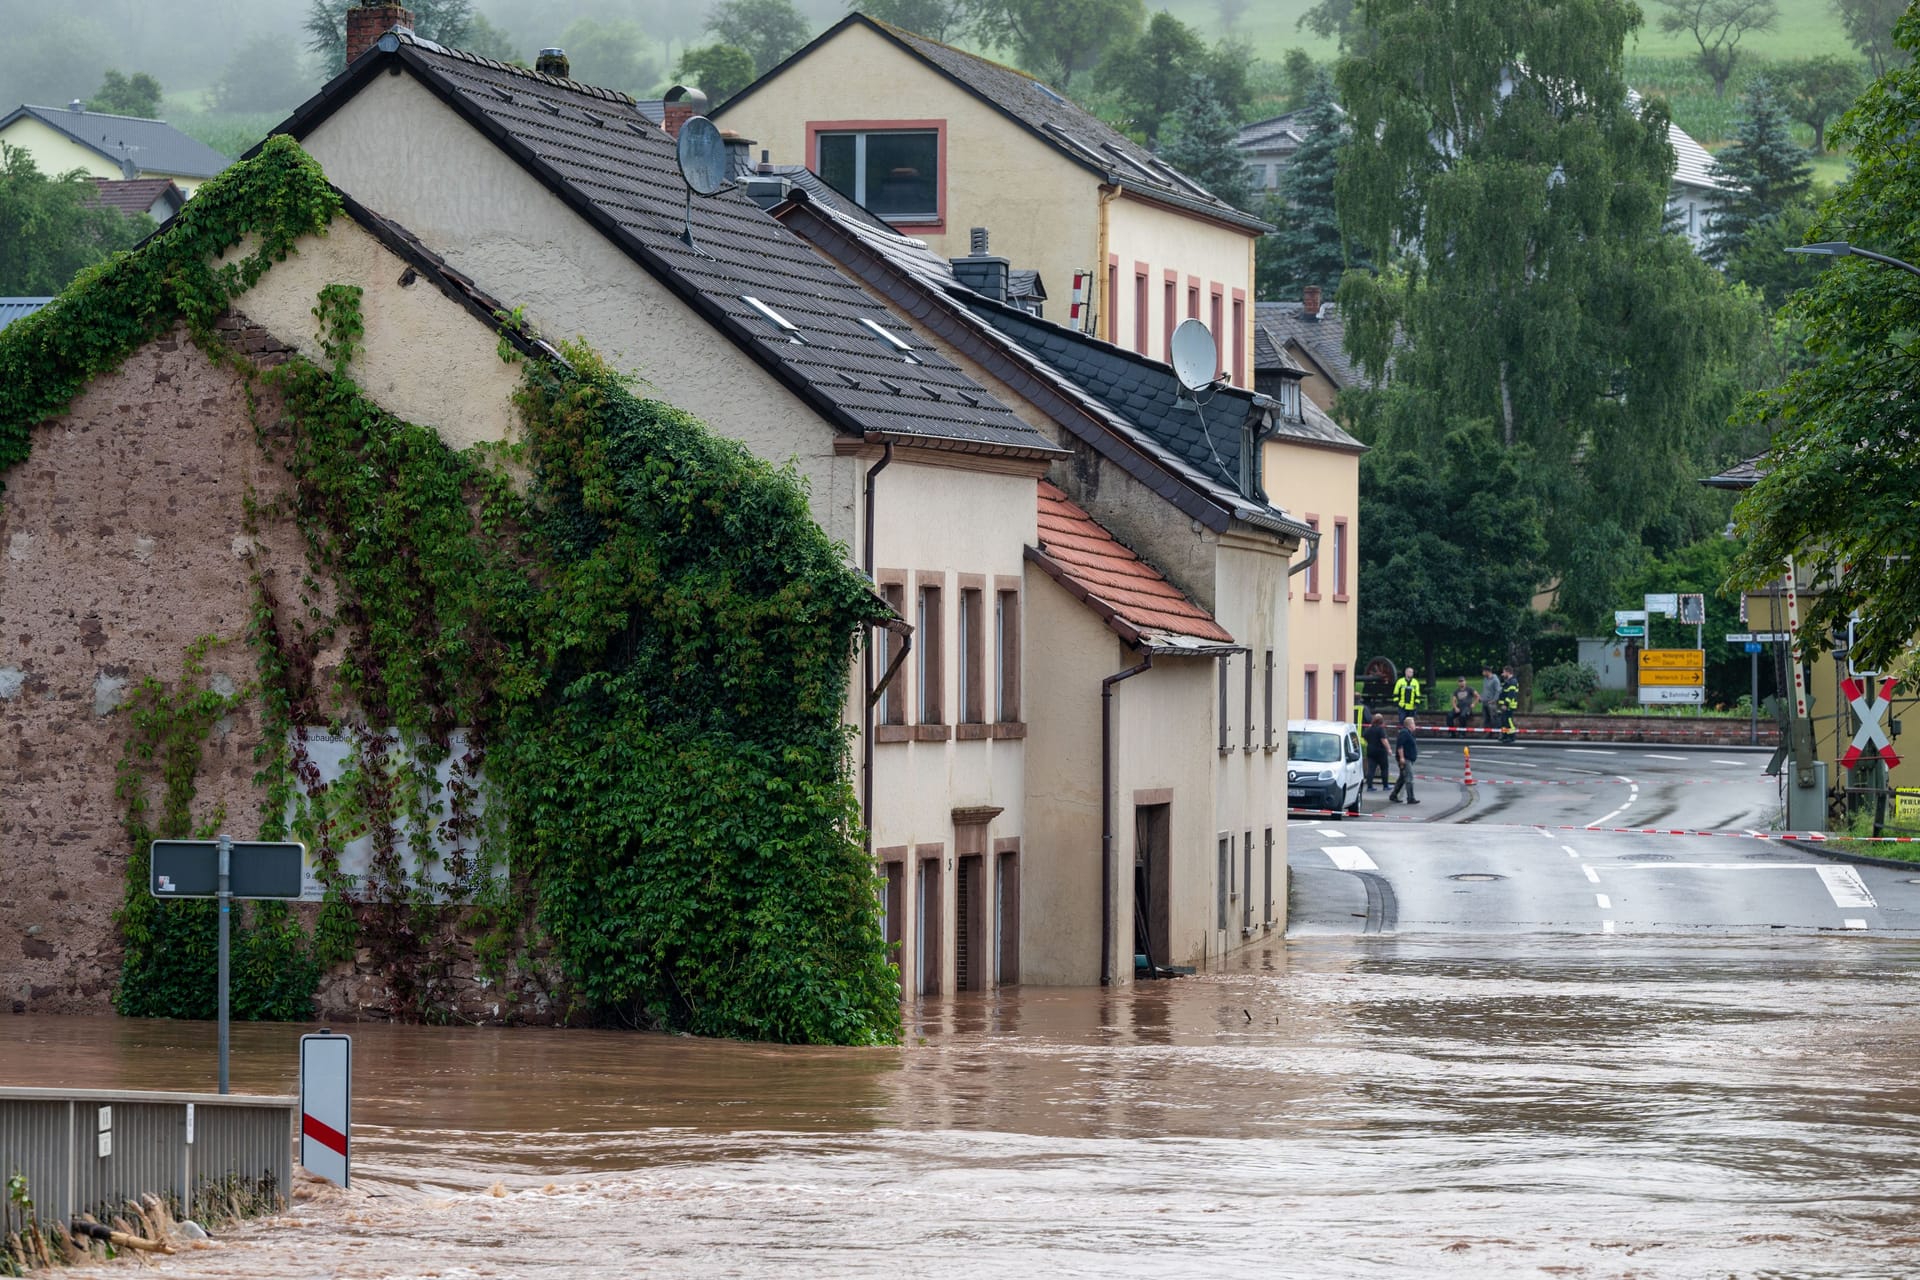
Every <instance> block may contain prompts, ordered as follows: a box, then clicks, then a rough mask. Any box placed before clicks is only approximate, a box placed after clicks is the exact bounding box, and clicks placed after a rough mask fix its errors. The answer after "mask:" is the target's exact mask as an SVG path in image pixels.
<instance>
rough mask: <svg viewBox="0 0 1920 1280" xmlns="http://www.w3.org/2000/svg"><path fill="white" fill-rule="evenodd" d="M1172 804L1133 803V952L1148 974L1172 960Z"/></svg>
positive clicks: (1163, 967) (1166, 965)
mask: <svg viewBox="0 0 1920 1280" xmlns="http://www.w3.org/2000/svg"><path fill="white" fill-rule="evenodd" d="M1172 807H1173V806H1171V805H1166V804H1140V805H1135V806H1134V807H1133V953H1134V954H1135V955H1137V956H1145V957H1146V958H1147V964H1148V966H1149V969H1148V972H1149V975H1150V976H1151V975H1152V974H1155V973H1157V972H1158V971H1159V970H1161V969H1165V968H1167V967H1168V966H1169V965H1170V964H1172V955H1171V948H1170V946H1169V945H1168V944H1169V941H1170V939H1171V936H1172V933H1173V893H1172V866H1171V864H1172V852H1173V850H1172V845H1173V816H1172V813H1171V810H1172Z"/></svg>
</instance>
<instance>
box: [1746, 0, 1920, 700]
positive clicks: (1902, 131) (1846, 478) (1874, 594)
mask: <svg viewBox="0 0 1920 1280" xmlns="http://www.w3.org/2000/svg"><path fill="white" fill-rule="evenodd" d="M1894 40H1895V42H1896V46H1897V48H1898V49H1899V50H1901V51H1902V52H1903V53H1906V54H1909V55H1910V54H1912V53H1913V52H1914V51H1915V50H1916V49H1920V13H1915V12H1912V11H1909V12H1908V13H1907V14H1906V15H1905V16H1903V17H1902V18H1901V19H1900V20H1899V22H1898V23H1897V24H1896V25H1895V27H1894ZM1917 101H1920V70H1916V69H1915V68H1914V67H1913V66H1912V65H1911V64H1910V63H1909V64H1907V65H1898V66H1894V67H1892V68H1891V69H1890V70H1888V71H1887V72H1886V73H1885V74H1883V75H1882V76H1880V77H1879V78H1878V79H1877V80H1876V81H1875V82H1874V83H1873V85H1871V86H1870V87H1869V88H1868V89H1867V91H1866V92H1865V93H1864V94H1862V95H1861V97H1860V100H1859V102H1858V103H1856V104H1855V105H1854V107H1853V109H1852V110H1851V111H1849V112H1848V113H1847V114H1846V115H1845V116H1843V117H1841V119H1840V121H1839V123H1838V124H1837V125H1836V126H1835V129H1834V134H1835V139H1836V141H1838V142H1841V143H1843V144H1845V145H1847V146H1849V147H1850V148H1851V149H1852V153H1853V172H1852V173H1851V174H1850V175H1849V176H1848V178H1847V179H1846V180H1845V181H1844V182H1842V183H1841V184H1840V185H1839V187H1838V188H1837V189H1836V190H1835V192H1834V194H1833V197H1832V198H1831V199H1830V200H1828V201H1827V203H1826V205H1825V206H1824V207H1823V208H1822V209H1821V211H1820V216H1819V218H1818V219H1817V220H1816V221H1815V223H1814V225H1813V227H1812V228H1811V229H1810V231H1809V232H1808V236H1809V238H1810V239H1813V240H1841V239H1844V240H1847V241H1850V242H1852V243H1855V244H1858V245H1860V246H1862V247H1864V248H1869V249H1872V250H1874V251H1876V252H1879V253H1886V254H1891V255H1893V256H1894V257H1897V258H1903V259H1906V260H1908V261H1911V260H1913V259H1914V258H1916V257H1920V224H1916V223H1915V221H1914V217H1913V210H1914V209H1916V208H1920V137H1917V136H1916V134H1915V131H1914V106H1913V104H1914V103H1915V102H1917ZM1917 285H1920V282H1917V281H1916V280H1915V279H1914V278H1913V277H1912V276H1910V275H1908V274H1907V273H1906V272H1904V271H1900V270H1897V269H1895V268H1891V267H1887V266H1884V265H1882V264H1880V263H1876V262H1869V261H1866V260H1864V259H1860V258H1846V259H1841V260H1838V261H1836V262H1834V263H1833V265H1831V266H1828V267H1827V268H1826V269H1825V270H1823V271H1821V272H1820V274H1819V276H1818V278H1817V279H1816V280H1815V281H1814V283H1813V284H1812V285H1811V286H1809V287H1808V288H1806V289H1803V290H1802V291H1801V292H1799V293H1798V294H1795V295H1794V296H1793V298H1792V299H1790V300H1789V301H1788V303H1787V306H1786V308H1785V312H1784V314H1785V315H1786V317H1787V318H1788V319H1790V320H1792V321H1794V322H1795V323H1797V324H1798V325H1799V327H1800V330H1801V332H1802V333H1803V334H1804V335H1805V342H1806V346H1807V350H1808V352H1809V354H1810V355H1811V357H1812V361H1811V363H1810V364H1809V365H1808V366H1807V367H1805V368H1803V369H1800V370H1799V371H1797V372H1795V373H1793V374H1792V375H1790V376H1789V377H1788V378H1787V379H1786V381H1785V382H1784V383H1782V384H1781V385H1780V386H1779V387H1778V388H1776V389H1774V390H1771V391H1767V392H1763V393H1759V394H1756V395H1755V396H1753V397H1751V398H1750V399H1749V400H1748V401H1747V403H1746V404H1745V405H1744V406H1743V409H1742V412H1743V415H1744V416H1745V417H1746V418H1747V419H1748V420H1749V421H1752V422H1755V423H1759V424H1763V425H1766V426H1770V427H1771V428H1772V429H1773V442H1772V446H1771V447H1770V448H1769V449H1768V451H1767V459H1766V476H1765V478H1764V479H1762V480H1761V481H1760V483H1758V484H1757V485H1755V486H1754V487H1753V488H1752V489H1751V490H1749V491H1748V492H1747V495H1746V497H1745V498H1744V499H1742V501H1741V503H1740V505H1739V507H1738V508H1737V510H1736V520H1737V531H1738V532H1739V534H1741V535H1742V536H1743V537H1744V538H1745V539H1746V546H1745V547H1744V548H1743V549H1742V551H1741V554H1740V559H1739V562H1738V563H1737V564H1736V566H1735V569H1734V574H1733V578H1734V581H1735V582H1736V583H1737V584H1739V585H1743V586H1746V587H1750V588H1752V587H1759V586H1762V585H1764V584H1765V583H1766V582H1768V581H1769V580H1771V579H1773V578H1775V577H1777V576H1778V575H1779V574H1780V573H1781V572H1782V565H1783V562H1784V561H1785V560H1786V559H1787V557H1789V556H1794V557H1797V558H1798V561H1799V564H1800V566H1801V568H1802V569H1803V571H1804V570H1811V571H1813V572H1814V573H1815V574H1817V575H1818V576H1819V580H1820V581H1821V582H1823V583H1824V584H1826V585H1824V586H1823V587H1822V589H1821V592H1820V594H1819V596H1818V598H1817V600H1816V601H1815V603H1814V604H1813V605H1812V607H1811V609H1810V610H1809V615H1808V617H1807V619H1806V620H1805V621H1804V622H1803V630H1804V632H1805V633H1806V634H1811V635H1821V634H1830V633H1831V631H1832V629H1833V628H1834V627H1836V626H1838V627H1840V628H1842V629H1844V628H1845V625H1846V621H1847V618H1848V616H1849V615H1850V614H1853V613H1858V614H1859V616H1860V620H1861V630H1860V631H1858V632H1856V635H1855V638H1854V661H1855V662H1856V663H1857V664H1858V665H1860V666H1862V667H1867V668H1874V669H1880V670H1886V671H1898V670H1902V669H1906V670H1908V671H1911V661H1912V659H1911V650H1912V646H1913V637H1914V634H1915V633H1916V632H1920V519H1916V517H1915V512H1914V495H1915V494H1920V405H1917V404H1916V402H1915V399H1914V396H1913V388H1914V387H1915V386H1916V385H1920V348H1917V347H1916V346H1915V343H1914V338H1913V335H1914V334H1915V333H1920V287H1916V286H1917Z"/></svg>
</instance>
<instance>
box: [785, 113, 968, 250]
mask: <svg viewBox="0 0 1920 1280" xmlns="http://www.w3.org/2000/svg"><path fill="white" fill-rule="evenodd" d="M913 123H914V124H916V125H919V124H921V123H922V122H919V121H915V122H913ZM925 123H927V124H935V123H937V122H925ZM809 132H811V133H812V135H813V152H814V155H813V160H814V171H815V172H817V173H818V174H819V175H820V176H821V178H823V179H825V181H826V183H827V185H828V186H830V187H832V188H833V189H834V190H835V191H838V192H839V193H840V194H841V195H843V196H846V197H847V198H848V199H849V200H852V201H853V202H854V203H855V204H858V205H860V206H862V207H863V208H865V209H868V210H870V211H871V212H873V213H875V214H877V215H878V216H880V217H882V218H885V219H886V220H887V221H888V222H892V223H904V224H907V225H927V224H933V223H938V222H939V221H940V219H941V199H940V192H941V181H942V178H943V177H944V175H943V174H942V173H941V172H940V163H941V159H942V156H941V150H942V148H941V145H940V142H941V139H940V130H939V128H937V127H918V128H907V127H894V128H844V129H843V128H837V127H835V126H834V125H832V124H821V125H815V126H811V127H810V129H809Z"/></svg>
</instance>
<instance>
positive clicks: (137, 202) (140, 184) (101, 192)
mask: <svg viewBox="0 0 1920 1280" xmlns="http://www.w3.org/2000/svg"><path fill="white" fill-rule="evenodd" d="M172 185H173V179H172V178H125V179H120V178H95V179H93V200H92V201H90V203H94V204H103V205H105V206H107V207H108V208H109V209H118V210H119V211H120V212H122V213H146V212H147V211H148V210H150V209H152V208H153V202H154V201H156V200H158V199H159V198H160V197H161V196H163V195H165V194H166V191H167V188H168V187H171V186H172ZM182 199H183V200H184V199H185V197H182Z"/></svg>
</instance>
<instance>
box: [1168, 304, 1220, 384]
mask: <svg viewBox="0 0 1920 1280" xmlns="http://www.w3.org/2000/svg"><path fill="white" fill-rule="evenodd" d="M1219 373H1220V349H1219V348H1218V347H1216V346H1214V345H1213V334H1211V333H1209V332H1208V331H1207V326H1206V324H1205V322H1203V321H1202V320H1200V319H1199V318H1198V317H1196V316H1188V317H1187V318H1186V319H1185V320H1182V321H1181V322H1180V324H1179V327H1178V328H1176V329H1175V330H1174V331H1173V376H1174V377H1176V378H1178V379H1180V385H1181V386H1182V387H1183V388H1185V389H1186V390H1188V391H1199V390H1200V389H1201V388H1203V387H1210V386H1212V385H1213V383H1214V379H1215V378H1217V377H1218V376H1219Z"/></svg>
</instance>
